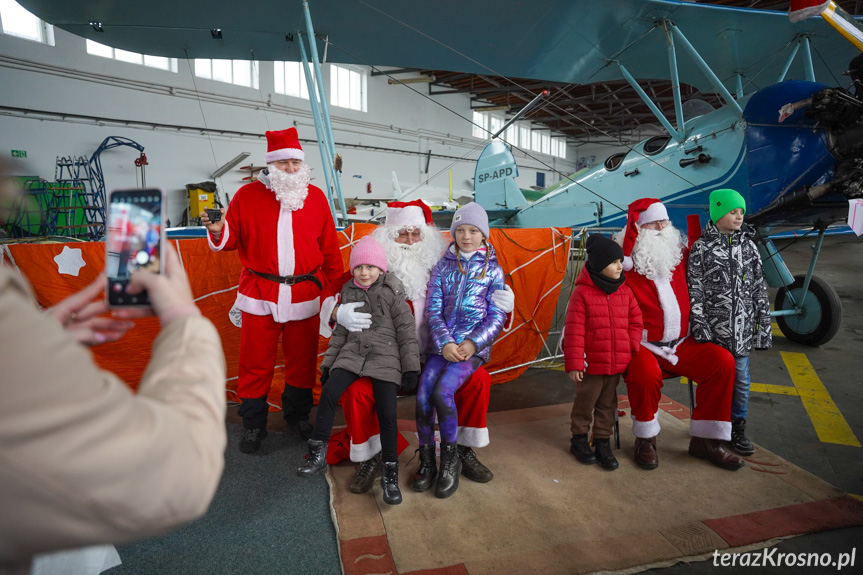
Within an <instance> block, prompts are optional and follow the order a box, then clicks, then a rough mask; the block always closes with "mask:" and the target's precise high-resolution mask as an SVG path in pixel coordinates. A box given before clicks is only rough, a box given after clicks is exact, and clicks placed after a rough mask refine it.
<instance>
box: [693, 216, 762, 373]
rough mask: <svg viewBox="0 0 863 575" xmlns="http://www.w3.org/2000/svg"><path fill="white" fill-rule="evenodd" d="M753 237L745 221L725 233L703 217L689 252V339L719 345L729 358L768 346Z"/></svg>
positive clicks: (760, 273)
mask: <svg viewBox="0 0 863 575" xmlns="http://www.w3.org/2000/svg"><path fill="white" fill-rule="evenodd" d="M754 235H755V230H753V229H752V227H751V226H750V225H749V224H743V227H742V228H741V229H740V230H738V231H736V232H734V233H733V234H731V235H730V236H729V235H725V234H723V233H722V232H720V231H719V230H718V229H717V227H716V225H715V224H714V223H713V222H712V221H708V222H707V225H706V226H705V227H704V233H703V234H702V236H701V238H700V239H699V240H698V241H696V242H695V243H694V244H692V248H691V250H690V253H689V264H688V268H687V272H688V273H687V282H688V284H689V300H690V303H691V305H692V309H691V311H690V316H689V325H690V330H691V334H692V337H693V338H695V341H699V342H707V341H710V342H713V343H715V344H718V345H721V346H722V347H724V348H725V349H727V350H728V351H730V352H731V353H732V355H734V356H735V357H744V356H748V355H749V353H750V351H751V350H752V348H753V347H754V348H755V349H767V348H769V347H770V346H771V345H772V344H773V338H772V332H771V321H770V301H769V299H768V297H767V284H766V283H765V281H764V272H763V269H762V267H761V257H760V256H759V255H758V249H757V248H756V247H755V242H753V241H752V236H754Z"/></svg>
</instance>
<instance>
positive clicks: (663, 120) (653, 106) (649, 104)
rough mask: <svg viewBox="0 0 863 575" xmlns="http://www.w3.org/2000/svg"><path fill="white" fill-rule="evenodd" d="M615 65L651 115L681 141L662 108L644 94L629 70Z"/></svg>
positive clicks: (680, 135) (620, 65)
mask: <svg viewBox="0 0 863 575" xmlns="http://www.w3.org/2000/svg"><path fill="white" fill-rule="evenodd" d="M617 66H618V67H619V68H620V73H621V74H623V77H624V78H626V81H627V82H629V85H630V86H632V89H633V90H635V91H636V92H638V96H639V97H640V98H641V99H642V100H643V101H644V103H645V104H647V107H648V108H650V111H651V112H653V115H654V116H656V119H657V120H659V123H660V124H662V126H663V127H664V128H665V129H666V130H668V133H669V134H671V136H672V137H673V138H674V139H675V140H677V141H678V142H682V141H683V134H682V133H680V132H678V131H677V130H675V129H674V126H672V125H671V122H669V121H668V119H667V118H666V117H665V116H664V115H663V114H662V110H660V109H659V108H657V107H656V104H654V103H653V102H652V101H651V99H650V98H649V97H648V95H647V94H645V92H644V90H642V89H641V86H639V85H638V82H636V81H635V78H633V77H632V75H631V74H630V73H629V70H627V69H626V67H625V66H624V65H623V64H621V63H620V62H618V63H617Z"/></svg>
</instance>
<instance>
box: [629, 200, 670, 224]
mask: <svg viewBox="0 0 863 575" xmlns="http://www.w3.org/2000/svg"><path fill="white" fill-rule="evenodd" d="M667 219H668V210H666V209H665V206H664V205H662V202H653V203H652V204H650V205H649V206H648V207H647V209H646V210H644V211H643V212H641V214H640V215H639V216H638V220H637V221H636V222H635V223H636V224H638V225H639V226H643V225H644V224H649V223H650V222H656V221H658V220H667Z"/></svg>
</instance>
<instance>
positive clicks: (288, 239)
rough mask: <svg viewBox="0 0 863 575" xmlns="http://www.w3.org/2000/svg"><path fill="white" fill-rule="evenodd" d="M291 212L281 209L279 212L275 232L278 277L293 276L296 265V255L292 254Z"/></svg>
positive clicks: (292, 226)
mask: <svg viewBox="0 0 863 575" xmlns="http://www.w3.org/2000/svg"><path fill="white" fill-rule="evenodd" d="M293 214H294V213H293V212H292V211H291V210H286V209H284V208H282V209H281V210H280V211H279V225H278V228H277V231H276V234H277V235H276V242H277V244H278V250H279V251H278V257H279V275H280V276H292V275H294V266H295V265H296V254H295V253H294V225H293V220H294V217H293Z"/></svg>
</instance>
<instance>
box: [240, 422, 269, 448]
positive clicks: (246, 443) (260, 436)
mask: <svg viewBox="0 0 863 575" xmlns="http://www.w3.org/2000/svg"><path fill="white" fill-rule="evenodd" d="M266 436H267V428H266V427H253V428H248V427H247V428H245V429H243V438H242V439H241V440H240V451H242V452H243V453H254V452H256V451H257V450H258V449H260V448H261V441H263V440H264V438H265V437H266Z"/></svg>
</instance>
